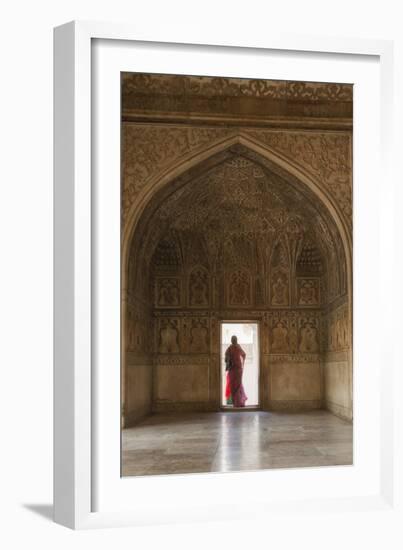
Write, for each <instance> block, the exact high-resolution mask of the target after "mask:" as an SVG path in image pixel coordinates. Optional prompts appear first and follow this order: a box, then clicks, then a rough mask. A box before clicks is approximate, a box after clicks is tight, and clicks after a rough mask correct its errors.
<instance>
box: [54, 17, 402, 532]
mask: <svg viewBox="0 0 403 550" xmlns="http://www.w3.org/2000/svg"><path fill="white" fill-rule="evenodd" d="M174 38H175V37H153V38H152V39H150V38H149V37H147V36H141V35H139V34H138V33H136V32H134V31H133V30H132V29H131V28H130V27H127V26H124V25H123V26H119V25H108V24H98V23H97V24H95V23H94V24H93V23H70V24H67V25H65V26H62V27H59V28H57V29H56V31H55V519H56V521H58V522H60V523H63V524H65V525H68V526H70V527H75V528H85V527H96V526H106V525H135V524H144V523H153V522H155V523H158V522H160V521H165V522H166V521H168V522H171V521H172V522H175V521H188V520H194V519H196V518H197V519H198V520H200V519H201V520H203V519H220V518H228V519H234V518H237V517H238V515H239V514H240V510H241V508H242V516H243V517H245V516H246V517H256V516H260V515H261V516H262V517H263V516H264V515H266V514H270V513H273V514H275V513H276V510H277V511H278V505H279V503H282V505H283V506H286V507H287V506H288V507H289V508H288V509H289V511H290V512H292V510H294V511H296V510H298V507H303V506H304V503H306V501H307V500H309V501H310V502H311V503H313V504H311V505H312V509H313V510H323V509H329V510H334V509H337V506H338V503H340V502H347V501H348V502H349V503H350V506H351V507H352V508H354V507H355V508H356V509H359V510H365V509H369V508H371V509H385V508H387V507H388V506H390V505H391V504H390V503H391V502H392V499H393V489H392V488H393V479H392V476H393V469H392V468H391V464H392V463H393V437H392V436H393V434H392V432H391V431H390V429H388V427H387V418H388V417H389V416H390V414H391V413H393V401H392V400H391V399H390V398H389V397H388V396H389V395H390V394H389V393H388V392H389V390H390V388H391V387H392V386H391V384H393V377H392V369H393V358H392V357H391V356H389V360H388V361H386V360H385V353H384V350H385V349H391V348H390V346H389V343H390V334H389V333H388V330H387V328H386V327H385V326H381V327H380V326H379V320H378V319H379V317H378V316H379V315H380V314H381V312H382V311H383V308H384V306H385V296H384V294H383V291H382V289H383V288H385V285H386V287H387V286H388V284H390V282H391V279H390V277H391V274H390V273H388V272H385V270H384V269H382V261H381V257H382V258H383V257H385V254H386V256H387V255H388V254H392V255H393V250H391V249H390V248H387V247H386V248H385V242H386V241H385V239H392V241H389V242H393V239H394V235H393V229H392V228H391V227H390V226H388V223H387V219H388V211H389V210H390V208H392V206H391V202H390V200H391V197H392V195H393V189H392V190H391V191H390V192H388V189H387V188H385V185H390V186H392V185H393V184H392V182H391V180H388V178H387V174H388V170H389V169H390V168H389V166H388V163H387V162H386V158H387V149H388V147H391V141H390V140H391V132H390V126H389V124H388V121H390V120H391V117H392V112H391V107H390V105H391V101H390V98H391V94H392V88H391V78H392V67H391V59H392V57H391V56H392V53H391V52H392V46H391V44H390V43H389V42H387V41H363V40H351V41H350V42H346V41H342V40H340V41H339V40H337V39H325V38H315V37H286V36H275V35H272V36H271V37H270V38H269V37H263V38H262V37H253V38H252V37H251V38H250V39H247V40H246V41H244V42H243V41H242V40H232V39H231V40H230V41H229V42H228V43H227V42H223V41H220V40H217V39H216V38H214V37H207V36H206V44H190V42H189V40H188V39H187V37H186V36H185V35H183V37H177V38H176V39H174ZM381 176H382V177H381ZM385 181H388V184H385ZM380 182H382V185H380ZM368 304H370V306H369V305H368ZM369 308H370V309H369ZM234 495H237V496H236V499H235V500H236V502H234Z"/></svg>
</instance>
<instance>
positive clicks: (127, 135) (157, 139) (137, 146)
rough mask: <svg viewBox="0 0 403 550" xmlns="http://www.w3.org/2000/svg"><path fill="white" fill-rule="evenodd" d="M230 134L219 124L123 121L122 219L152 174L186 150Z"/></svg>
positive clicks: (171, 162) (189, 150)
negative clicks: (177, 124)
mask: <svg viewBox="0 0 403 550" xmlns="http://www.w3.org/2000/svg"><path fill="white" fill-rule="evenodd" d="M228 134H229V131H228V130H226V129H220V128H186V127H172V126H162V125H161V126H158V125H148V126H146V125H143V124H142V125H140V124H124V125H123V144H124V155H123V159H124V162H123V197H122V213H123V219H124V220H125V219H126V217H127V214H128V211H129V209H130V206H131V205H132V204H133V202H134V199H135V197H136V195H137V194H138V193H139V191H141V190H142V189H143V188H144V186H145V185H146V183H147V181H148V180H149V179H150V178H151V177H152V176H155V175H156V174H158V172H161V170H163V169H164V168H167V167H168V166H169V165H170V164H173V163H174V162H175V161H177V160H178V159H179V158H180V157H181V156H183V155H185V154H186V153H189V152H191V151H192V150H194V149H196V148H198V147H200V146H202V145H204V144H209V143H211V142H212V141H215V140H217V139H219V138H223V137H225V136H226V135H228Z"/></svg>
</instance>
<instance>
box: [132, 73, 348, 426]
mask: <svg viewBox="0 0 403 550" xmlns="http://www.w3.org/2000/svg"><path fill="white" fill-rule="evenodd" d="M235 80H236V79H235ZM235 80H234V81H233V80H231V79H210V78H204V77H170V76H162V75H160V76H159V75H151V76H150V75H145V76H144V75H124V77H123V81H122V83H123V88H122V90H123V93H122V101H123V104H122V106H123V111H122V124H123V128H122V130H123V131H122V143H123V149H122V151H123V156H122V161H123V163H122V170H123V179H122V182H123V195H122V228H123V241H124V242H125V239H129V241H128V242H129V244H126V245H125V246H126V250H127V251H128V252H127V258H128V261H129V268H128V274H129V275H128V277H127V304H128V306H127V318H126V326H127V334H125V341H127V345H126V344H124V345H125V348H126V354H125V355H124V365H123V373H124V374H123V376H124V382H125V390H124V417H125V423H126V424H130V423H132V422H135V421H136V420H137V419H139V418H140V417H141V416H143V415H145V414H147V413H149V412H150V411H169V410H218V408H219V403H220V356H219V353H220V322H221V321H231V320H234V321H236V320H238V321H239V320H251V321H257V322H259V324H260V346H261V350H260V352H261V353H260V357H261V379H260V387H261V395H260V403H261V404H262V406H263V408H266V409H269V410H287V409H291V410H300V409H312V408H319V407H323V406H325V407H327V408H328V409H329V410H331V411H332V412H334V413H336V414H339V415H340V416H343V417H345V418H350V417H351V411H352V406H351V379H352V376H351V369H352V365H351V358H350V360H349V357H350V356H351V345H350V344H349V347H346V345H347V344H344V347H343V349H341V347H340V346H341V337H340V334H339V336H337V334H336V332H337V330H338V331H339V332H340V328H338V329H336V328H335V327H336V326H339V325H340V323H339V325H337V319H336V321H335V322H333V316H334V315H336V318H337V315H338V313H337V311H338V308H339V307H340V308H341V307H342V304H343V303H345V304H347V307H348V303H349V302H350V300H351V297H349V296H348V284H347V280H348V277H349V274H348V273H347V262H346V257H345V251H346V248H345V246H346V244H345V242H344V244H342V240H341V237H340V234H339V230H338V229H337V227H340V224H341V225H342V226H343V227H345V228H347V232H348V234H349V235H351V233H352V204H351V183H352V182H351V176H352V169H351V166H352V163H351V137H352V134H351V113H352V93H351V87H349V86H344V85H340V86H339V87H338V86H336V88H330V87H328V86H327V85H326V84H320V83H283V82H275V81H265V82H264V90H263V88H260V87H258V86H256V85H255V84H253V81H239V82H238V81H237V80H236V82H235ZM161 106H163V107H164V110H161ZM192 113H194V114H197V117H193V114H192ZM245 113H248V114H245ZM271 115H272V116H271ZM254 117H255V118H254ZM276 117H278V120H277V119H276ZM287 117H290V119H289V120H288V119H287ZM258 119H259V124H257V123H256V121H257V120H258ZM237 136H239V137H240V138H241V139H242V140H243V141H248V140H250V142H251V144H253V147H252V148H251V149H248V147H245V146H243V145H242V146H241V145H233V146H232V145H231V146H228V147H227V148H223V149H222V150H221V151H222V152H221V153H217V154H216V155H210V156H209V155H206V151H207V150H208V149H209V148H211V147H212V146H213V145H214V144H217V145H218V144H220V143H222V142H223V140H224V141H225V140H230V141H231V140H234V139H235V143H236V140H237ZM259 148H260V149H262V150H267V151H272V152H274V153H275V154H276V155H278V158H279V159H281V162H279V163H278V164H276V163H275V162H271V161H269V160H268V158H267V157H265V156H264V155H263V156H261V155H260V154H258V153H257V152H256V151H257V149H259ZM270 154H271V153H270ZM198 156H200V162H198V163H197V162H194V160H193V159H194V158H197V157H198ZM186 159H192V162H191V163H190V164H189V169H188V170H186V171H183V172H181V174H180V175H178V176H174V177H172V178H171V180H170V181H169V184H168V185H166V184H165V185H164V187H161V188H159V190H158V192H157V191H156V192H154V191H152V190H153V189H154V188H155V187H156V184H157V182H158V181H159V178H162V179H161V181H162V180H163V179H164V178H166V176H165V174H167V173H168V172H169V169H170V167H173V166H175V164H178V163H179V164H180V163H183V165H186V163H187V162H190V161H189V160H186ZM179 164H178V165H179ZM284 166H289V167H290V170H289V171H288V170H287V169H286V168H284ZM293 167H296V168H297V171H298V170H300V173H301V174H307V175H308V176H309V177H310V178H312V179H313V180H315V182H316V184H315V185H317V186H318V187H319V188H320V189H322V190H323V192H324V195H323V197H324V198H323V199H322V201H321V200H318V198H317V197H316V195H315V194H314V193H312V192H311V191H310V190H309V186H306V185H305V184H302V182H301V181H299V180H298V177H297V176H295V175H293V174H294V168H293ZM148 195H150V196H152V199H151V200H148V199H147V201H146V200H145V197H146V196H148ZM139 205H141V209H142V208H143V206H144V205H146V208H145V209H144V210H142V215H141V216H140V217H137V219H136V229H135V231H134V233H133V235H132V234H131V232H130V231H131V227H132V225H133V218H132V212H133V211H134V210H135V209H136V208H137V209H139V208H140V206H139ZM328 207H330V208H331V209H333V211H334V209H335V210H336V211H337V212H338V218H337V219H338V221H337V223H336V221H335V220H336V219H335V218H333V217H332V216H330V214H329V212H330V210H329V208H328ZM337 224H338V225H337ZM127 235H128V237H127ZM123 250H125V248H124V249H123ZM347 253H348V254H349V252H347ZM124 300H125V298H124ZM123 303H124V304H125V302H123ZM124 307H126V305H124ZM350 321H351V319H350V318H349V320H348V322H349V323H350V324H351V322H350ZM349 326H350V325H349ZM348 330H350V329H349V327H348ZM335 331H336V332H335ZM333 332H335V334H334V335H333ZM330 335H332V336H330ZM350 336H351V334H349V336H346V337H345V339H346V341H347V340H348V341H349V342H351V338H350ZM332 339H333V340H334V341H333V340H332ZM335 342H338V343H337V344H336V343H335ZM348 379H349V380H348ZM348 396H350V398H349V397H348Z"/></svg>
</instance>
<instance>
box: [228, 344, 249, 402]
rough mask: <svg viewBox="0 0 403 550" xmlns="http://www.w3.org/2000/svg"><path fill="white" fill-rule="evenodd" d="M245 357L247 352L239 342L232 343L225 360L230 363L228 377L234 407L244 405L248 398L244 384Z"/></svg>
mask: <svg viewBox="0 0 403 550" xmlns="http://www.w3.org/2000/svg"><path fill="white" fill-rule="evenodd" d="M245 357H246V354H245V352H244V350H243V349H242V348H241V346H240V345H239V344H231V345H230V346H229V347H228V348H227V350H226V352H225V362H226V363H227V364H228V363H229V364H230V369H229V370H228V379H229V386H230V389H231V397H232V402H233V405H234V407H244V406H245V402H246V400H247V399H248V398H247V397H246V393H245V390H244V387H243V384H242V374H243V365H244V362H245Z"/></svg>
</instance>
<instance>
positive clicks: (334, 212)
mask: <svg viewBox="0 0 403 550" xmlns="http://www.w3.org/2000/svg"><path fill="white" fill-rule="evenodd" d="M235 145H241V146H243V147H245V148H246V149H249V150H250V151H252V152H253V153H255V154H257V155H259V156H261V157H262V158H263V159H265V160H266V161H267V162H268V163H269V164H271V165H273V166H275V167H277V168H280V169H281V170H283V171H284V172H285V173H286V174H289V175H290V176H292V177H293V178H295V179H296V180H298V181H299V182H300V183H302V184H303V185H304V186H305V187H306V188H307V189H308V190H310V191H311V192H312V193H313V195H314V196H315V197H316V198H317V199H318V201H319V202H320V203H321V204H322V205H323V206H324V208H325V210H326V211H327V212H328V214H329V215H330V217H331V218H332V220H333V221H334V223H335V225H336V227H337V230H338V232H339V234H340V238H341V241H342V244H343V248H344V254H345V259H346V264H347V265H346V268H347V297H348V306H349V307H348V310H349V322H350V323H351V320H352V282H353V273H352V238H351V235H350V232H349V229H348V226H347V224H346V222H345V220H344V217H343V213H342V211H341V209H340V207H339V205H338V204H337V202H336V201H335V199H334V198H333V197H332V196H331V194H330V193H329V191H328V190H327V189H326V188H324V187H323V186H321V185H320V182H319V181H318V179H317V178H316V177H315V176H313V175H312V174H310V173H309V172H308V171H307V170H306V169H305V168H303V167H302V166H301V165H300V164H298V163H297V162H293V161H292V160H291V159H289V158H288V157H286V156H285V155H283V154H282V153H280V152H278V151H276V150H274V149H273V148H271V147H268V146H267V145H266V144H263V143H262V142H260V141H258V140H256V139H253V138H251V136H249V135H248V134H246V133H243V132H242V131H240V132H237V133H236V134H234V135H232V136H230V137H227V138H225V139H223V140H219V141H216V142H214V143H213V144H211V145H209V146H207V147H205V146H203V147H201V148H199V149H198V150H195V151H192V152H191V153H189V155H187V156H185V157H182V158H181V159H180V160H179V161H178V162H177V163H176V164H174V165H171V166H169V167H167V168H165V169H164V170H162V171H161V172H159V173H158V174H156V175H155V176H153V177H152V178H150V179H149V180H148V182H147V185H145V186H144V188H143V189H142V190H141V191H140V192H139V194H138V195H137V197H136V199H135V201H134V202H133V204H132V206H131V208H130V211H129V213H128V217H127V222H126V226H125V229H124V233H123V236H122V243H121V262H122V265H121V350H123V357H122V360H121V365H122V376H121V383H122V387H121V395H122V413H123V417H124V408H125V401H126V396H125V386H126V357H125V349H126V300H127V277H128V265H129V257H130V249H131V243H132V239H133V236H134V234H135V230H136V227H137V225H138V222H139V220H140V219H141V217H142V214H143V212H144V210H145V208H146V207H147V206H148V204H149V203H150V201H151V200H152V198H153V197H154V195H155V194H157V193H158V192H159V191H160V190H161V189H163V188H165V187H166V186H167V185H169V184H170V183H171V182H173V181H174V180H175V179H176V178H178V177H179V176H182V175H183V174H185V173H186V172H187V171H188V170H190V169H192V168H194V167H196V166H197V165H199V164H201V163H202V162H203V161H206V160H208V159H209V158H210V157H213V156H214V155H216V154H218V153H222V152H224V151H225V150H227V149H229V148H230V147H233V146H235ZM350 344H352V331H351V342H350ZM350 350H352V346H350ZM350 353H351V354H352V352H350Z"/></svg>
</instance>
